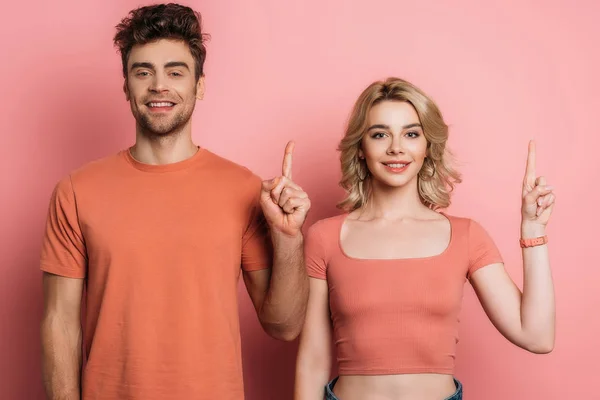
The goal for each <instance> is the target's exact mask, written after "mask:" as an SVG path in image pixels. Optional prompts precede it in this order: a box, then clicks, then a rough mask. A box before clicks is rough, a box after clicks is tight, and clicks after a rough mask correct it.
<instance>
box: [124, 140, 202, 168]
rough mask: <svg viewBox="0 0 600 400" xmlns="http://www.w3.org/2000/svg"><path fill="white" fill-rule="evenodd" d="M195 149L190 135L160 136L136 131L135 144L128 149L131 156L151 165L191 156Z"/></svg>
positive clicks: (195, 146)
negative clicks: (150, 135) (151, 135)
mask: <svg viewBox="0 0 600 400" xmlns="http://www.w3.org/2000/svg"><path fill="white" fill-rule="evenodd" d="M197 151H198V146H197V145H195V144H194V142H193V141H192V138H191V135H190V134H187V135H184V134H182V133H179V134H174V135H166V136H162V137H149V136H148V135H144V134H142V133H138V134H137V135H136V141H135V145H134V146H132V147H131V149H130V153H131V156H132V157H133V158H135V159H136V160H138V161H139V162H141V163H144V164H152V165H164V164H173V163H176V162H180V161H183V160H186V159H188V158H190V157H192V156H193V155H194V154H196V152H197Z"/></svg>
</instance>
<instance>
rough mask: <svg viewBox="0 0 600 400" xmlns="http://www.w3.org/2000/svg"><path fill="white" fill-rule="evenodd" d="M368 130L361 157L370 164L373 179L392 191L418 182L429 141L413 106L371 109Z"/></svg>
mask: <svg viewBox="0 0 600 400" xmlns="http://www.w3.org/2000/svg"><path fill="white" fill-rule="evenodd" d="M367 126H368V128H367V132H366V133H365V135H364V136H363V139H362V142H361V149H360V150H359V157H360V158H364V160H365V162H366V163H367V167H368V168H369V172H370V174H371V176H372V179H373V180H374V181H377V182H378V183H380V184H382V185H384V186H390V187H400V186H404V185H406V184H407V183H409V182H411V181H413V180H414V181H415V182H416V180H417V179H418V173H419V171H420V170H421V166H422V165H423V161H424V160H425V156H426V155H427V140H426V139H425V135H424V134H423V128H422V127H421V122H420V121H419V116H418V114H417V112H416V111H415V109H414V108H413V106H412V105H411V104H410V103H408V102H403V101H383V102H381V103H379V104H377V105H375V106H374V107H372V108H371V110H370V112H369V115H368V125H367ZM374 183H376V182H374Z"/></svg>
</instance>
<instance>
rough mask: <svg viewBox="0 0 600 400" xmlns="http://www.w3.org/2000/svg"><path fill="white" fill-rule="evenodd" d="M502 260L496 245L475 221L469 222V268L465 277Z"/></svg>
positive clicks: (469, 276)
mask: <svg viewBox="0 0 600 400" xmlns="http://www.w3.org/2000/svg"><path fill="white" fill-rule="evenodd" d="M501 262H503V259H502V255H501V254H500V251H499V250H498V247H497V246H496V244H495V243H494V241H493V240H492V238H491V236H490V235H489V234H488V232H487V231H486V230H485V229H484V228H483V226H481V225H480V224H479V223H478V222H477V221H473V220H470V222H469V269H468V272H467V278H468V279H470V278H471V275H472V274H473V273H474V272H475V271H477V270H478V269H479V268H482V267H485V266H487V265H490V264H496V263H501Z"/></svg>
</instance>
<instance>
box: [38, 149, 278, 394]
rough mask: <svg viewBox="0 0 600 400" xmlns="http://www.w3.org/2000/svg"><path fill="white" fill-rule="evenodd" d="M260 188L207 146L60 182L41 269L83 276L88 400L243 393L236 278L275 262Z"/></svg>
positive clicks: (115, 161)
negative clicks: (166, 160) (170, 160)
mask: <svg viewBox="0 0 600 400" xmlns="http://www.w3.org/2000/svg"><path fill="white" fill-rule="evenodd" d="M260 184H261V183H260V179H259V178H258V177H257V176H256V175H254V174H252V173H251V172H250V171H249V170H247V169H246V168H243V167H241V166H238V165H237V164H234V163H233V162H230V161H227V160H225V159H223V158H221V157H219V156H217V155H215V154H213V153H211V152H209V151H207V150H204V149H200V150H199V151H198V152H197V153H196V154H195V155H194V156H192V157H191V158H189V159H186V160H184V161H181V162H178V163H174V164H168V165H148V164H142V163H140V162H138V161H136V160H135V159H133V158H132V157H131V155H130V153H129V151H128V150H125V151H121V152H119V153H118V154H117V155H114V156H111V157H107V158H104V159H102V160H98V161H95V162H92V163H90V164H88V165H86V166H84V167H82V168H80V169H79V170H77V171H75V172H73V173H71V174H70V175H69V176H68V177H66V178H65V179H63V180H61V181H60V182H59V183H58V185H57V186H56V188H55V190H54V192H53V195H52V200H51V202H50V210H49V216H48V222H47V227H46V232H45V236H44V240H43V246H42V256H41V269H42V270H43V271H47V272H50V273H53V274H57V275H62V276H66V277H71V278H85V280H86V297H85V300H86V313H85V323H84V328H83V329H84V352H85V356H86V359H87V360H86V361H87V362H86V365H85V368H84V371H83V376H82V388H83V399H84V400H96V399H98V400H100V399H109V400H126V399H144V400H153V399H156V400H167V399H173V400H175V399H176V400H182V399H206V400H209V399H210V400H214V399H227V400H240V399H243V398H244V392H243V377H242V360H241V349H240V332H239V317H238V303H237V288H238V281H239V276H240V272H241V270H242V269H243V270H244V271H253V270H259V269H264V268H270V266H271V263H272V250H271V247H270V236H269V234H268V227H267V225H266V223H265V222H264V218H263V216H262V212H261V208H260V204H259V196H260Z"/></svg>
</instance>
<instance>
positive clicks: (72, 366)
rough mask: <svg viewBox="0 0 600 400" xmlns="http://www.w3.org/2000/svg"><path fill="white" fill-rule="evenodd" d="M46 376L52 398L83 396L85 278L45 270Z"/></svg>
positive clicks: (64, 399) (43, 327) (68, 399)
mask: <svg viewBox="0 0 600 400" xmlns="http://www.w3.org/2000/svg"><path fill="white" fill-rule="evenodd" d="M43 274H44V275H43V289H44V314H43V319H42V324H41V339H42V375H43V381H44V387H45V389H46V396H47V398H48V399H49V400H79V399H80V398H81V383H80V382H81V362H82V358H81V337H82V330H81V297H82V291H83V279H75V278H66V277H62V276H58V275H53V274H50V273H47V272H44V273H43Z"/></svg>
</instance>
